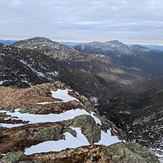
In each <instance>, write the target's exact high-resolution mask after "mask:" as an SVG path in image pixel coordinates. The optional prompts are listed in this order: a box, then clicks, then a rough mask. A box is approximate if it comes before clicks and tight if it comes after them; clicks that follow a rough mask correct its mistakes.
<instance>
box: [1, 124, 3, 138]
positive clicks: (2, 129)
mask: <svg viewBox="0 0 163 163" xmlns="http://www.w3.org/2000/svg"><path fill="white" fill-rule="evenodd" d="M2 134H3V127H2V126H1V125H0V137H1V135H2Z"/></svg>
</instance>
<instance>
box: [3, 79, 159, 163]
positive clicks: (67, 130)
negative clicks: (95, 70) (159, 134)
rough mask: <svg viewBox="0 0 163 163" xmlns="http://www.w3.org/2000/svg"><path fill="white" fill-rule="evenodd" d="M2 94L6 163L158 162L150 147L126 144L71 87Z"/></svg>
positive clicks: (45, 86) (10, 90) (57, 84)
mask: <svg viewBox="0 0 163 163" xmlns="http://www.w3.org/2000/svg"><path fill="white" fill-rule="evenodd" d="M0 91H1V94H0V108H1V109H0V124H1V126H0V143H1V148H0V162H2V163H6V162H14V163H23V162H24V163H25V162H41V163H44V162H54V160H55V162H99V163H100V162H104V163H105V162H106V163H107V162H109V163H120V162H130V163H135V162H137V163H138V162H142V163H146V162H151V163H157V162H158V159H157V158H156V157H155V156H154V154H153V153H152V152H151V151H150V150H149V149H147V148H146V147H143V146H141V145H139V144H136V143H125V142H121V143H120V141H121V140H124V139H125V135H124V134H123V132H122V130H120V129H118V128H117V127H116V126H115V125H114V124H113V123H112V122H111V121H109V120H107V119H106V118H104V117H101V116H100V115H99V114H98V112H97V111H96V110H95V109H94V107H93V106H92V105H91V103H90V102H89V100H88V99H87V98H86V97H84V96H81V95H79V94H78V93H77V92H75V91H74V90H72V89H71V88H70V87H68V86H66V85H65V84H62V83H60V82H55V83H51V84H50V83H49V84H48V83H47V84H41V85H36V86H34V87H30V88H26V89H18V88H12V87H0ZM27 101H28V102H27ZM97 144H99V145H97ZM142 151H143V152H142Z"/></svg>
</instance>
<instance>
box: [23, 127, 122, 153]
mask: <svg viewBox="0 0 163 163" xmlns="http://www.w3.org/2000/svg"><path fill="white" fill-rule="evenodd" d="M70 128H71V129H73V130H75V131H76V133H77V136H76V137H74V136H72V135H71V134H70V133H68V132H66V133H64V135H65V140H59V141H46V142H43V143H39V144H37V145H33V146H31V147H30V148H26V149H25V154H26V155H30V154H34V153H40V152H50V151H61V150H64V149H66V148H77V147H81V146H84V145H90V144H89V142H88V140H87V138H86V137H85V136H84V135H83V134H82V132H81V129H80V128H78V127H70ZM117 142H120V140H119V139H118V138H117V137H116V136H111V133H110V130H108V131H107V133H105V132H104V131H102V132H101V140H100V141H99V142H98V143H95V144H103V145H106V146H108V145H111V144H113V143H117Z"/></svg>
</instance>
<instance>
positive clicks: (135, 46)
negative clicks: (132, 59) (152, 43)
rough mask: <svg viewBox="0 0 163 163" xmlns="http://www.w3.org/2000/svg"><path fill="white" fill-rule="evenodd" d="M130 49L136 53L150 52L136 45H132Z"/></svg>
mask: <svg viewBox="0 0 163 163" xmlns="http://www.w3.org/2000/svg"><path fill="white" fill-rule="evenodd" d="M130 49H131V50H133V51H137V52H145V51H151V49H150V48H146V47H144V46H141V45H138V44H135V45H132V46H131V47H130Z"/></svg>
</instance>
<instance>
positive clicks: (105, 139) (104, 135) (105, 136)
mask: <svg viewBox="0 0 163 163" xmlns="http://www.w3.org/2000/svg"><path fill="white" fill-rule="evenodd" d="M118 142H120V140H119V139H118V137H117V136H112V135H111V131H110V130H107V132H104V131H102V130H101V140H100V141H99V142H98V143H95V144H103V145H106V146H109V145H111V144H114V143H118Z"/></svg>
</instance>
